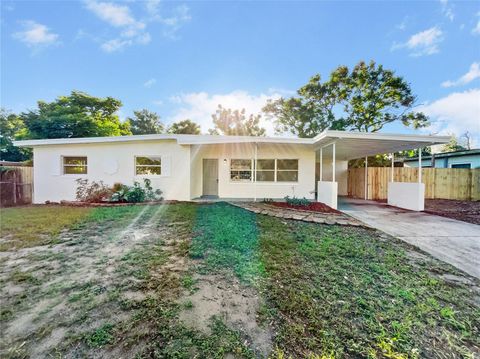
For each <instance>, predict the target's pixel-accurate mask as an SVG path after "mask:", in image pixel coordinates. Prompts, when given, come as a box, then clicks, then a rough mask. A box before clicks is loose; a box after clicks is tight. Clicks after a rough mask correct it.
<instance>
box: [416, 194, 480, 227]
mask: <svg viewBox="0 0 480 359" xmlns="http://www.w3.org/2000/svg"><path fill="white" fill-rule="evenodd" d="M425 212H426V213H430V214H435V215H437V216H443V217H448V218H452V219H457V220H459V221H464V222H469V223H473V224H480V201H457V200H452V199H426V200H425Z"/></svg>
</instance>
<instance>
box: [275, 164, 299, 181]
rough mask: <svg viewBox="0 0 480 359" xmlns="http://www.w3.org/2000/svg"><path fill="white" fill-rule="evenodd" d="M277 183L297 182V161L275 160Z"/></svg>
mask: <svg viewBox="0 0 480 359" xmlns="http://www.w3.org/2000/svg"><path fill="white" fill-rule="evenodd" d="M277 182H298V160H277Z"/></svg>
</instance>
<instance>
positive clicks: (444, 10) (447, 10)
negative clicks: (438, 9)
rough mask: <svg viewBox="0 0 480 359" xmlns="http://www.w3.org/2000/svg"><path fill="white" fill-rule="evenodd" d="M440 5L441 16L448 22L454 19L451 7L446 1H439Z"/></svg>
mask: <svg viewBox="0 0 480 359" xmlns="http://www.w3.org/2000/svg"><path fill="white" fill-rule="evenodd" d="M440 4H441V5H442V14H443V15H444V16H445V17H446V18H447V19H448V20H450V21H453V19H455V14H454V12H453V6H452V5H450V4H449V3H448V0H440Z"/></svg>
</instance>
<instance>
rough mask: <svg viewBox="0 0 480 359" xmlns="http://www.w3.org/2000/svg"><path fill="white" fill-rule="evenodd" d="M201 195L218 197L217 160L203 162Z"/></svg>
mask: <svg viewBox="0 0 480 359" xmlns="http://www.w3.org/2000/svg"><path fill="white" fill-rule="evenodd" d="M203 195H204V196H218V159H204V160H203Z"/></svg>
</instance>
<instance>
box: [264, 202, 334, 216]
mask: <svg viewBox="0 0 480 359" xmlns="http://www.w3.org/2000/svg"><path fill="white" fill-rule="evenodd" d="M269 204H271V205H273V206H275V207H281V208H291V209H296V210H300V211H312V212H321V213H336V214H341V212H339V211H337V210H336V209H333V208H332V207H329V206H327V205H326V204H323V203H320V202H310V204H309V205H308V206H294V205H291V204H288V203H287V202H270V203H269Z"/></svg>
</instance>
